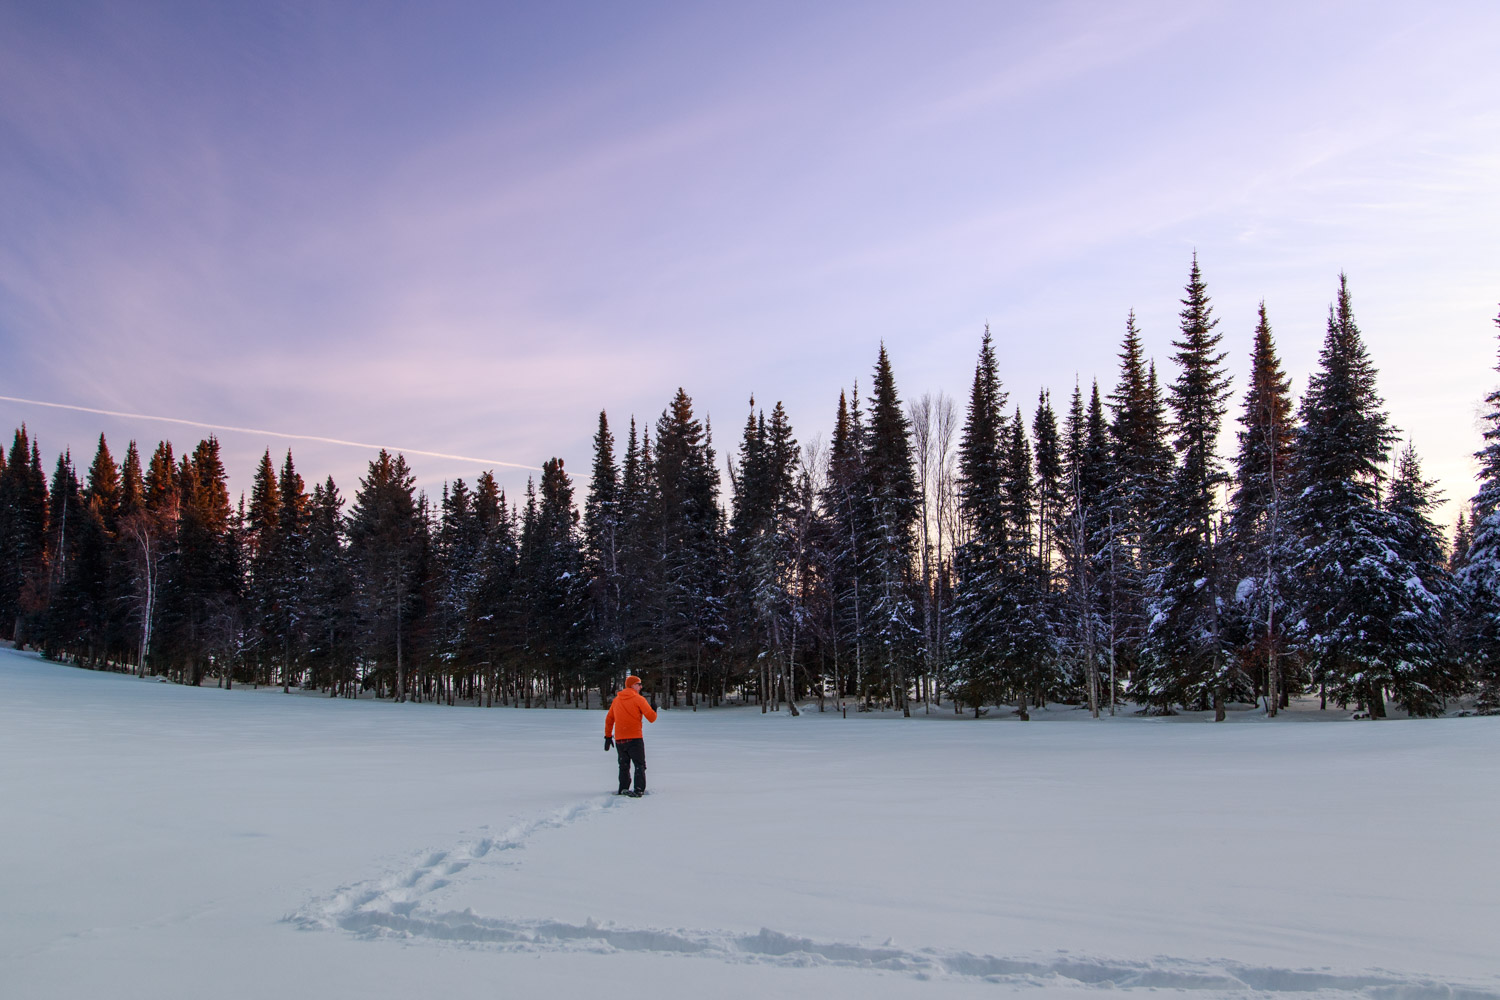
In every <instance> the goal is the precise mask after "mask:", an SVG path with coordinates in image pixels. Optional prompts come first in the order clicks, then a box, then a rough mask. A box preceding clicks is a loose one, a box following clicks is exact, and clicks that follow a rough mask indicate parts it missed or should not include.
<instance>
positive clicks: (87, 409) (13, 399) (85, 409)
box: [0, 396, 541, 472]
mask: <svg viewBox="0 0 1500 1000" xmlns="http://www.w3.org/2000/svg"><path fill="white" fill-rule="evenodd" d="M0 400H4V401H5V402H8V403H25V404H27V405H28V406H50V407H52V408H53V409H55V410H76V411H77V412H79V413H97V414H99V415H100V416H105V417H122V418H124V419H127V420H156V421H160V422H161V423H164V424H181V425H183V426H184V427H201V428H203V429H205V430H211V431H230V432H232V433H235V434H264V435H266V436H267V437H276V438H287V439H289V440H292V441H318V442H320V443H322V444H337V445H343V446H345V447H349V448H365V449H378V448H384V449H385V450H386V451H394V452H400V453H402V454H405V455H426V456H427V457H428V458H450V459H453V460H454V461H456V462H473V463H475V464H476V465H503V466H505V467H506V468H507V469H528V470H530V471H532V472H540V471H541V470H540V469H538V468H537V467H536V466H534V465H520V464H518V463H516V462H501V461H498V460H496V459H493V458H475V457H474V456H472V455H450V454H448V453H447V452H442V451H423V450H422V449H421V448H396V447H393V446H391V445H385V444H370V443H368V442H366V441H345V440H343V439H341V438H330V437H319V436H318V435H316V434H286V433H283V432H281V431H268V430H263V429H261V428H259V427H231V426H229V425H228V424H206V423H204V422H202V421H201V420H183V419H182V418H181V417H153V416H151V415H150V414H146V413H121V412H120V411H118V410H99V409H95V408H94V407H92V406H73V405H72V404H70V403H48V402H44V401H43V400H40V399H22V398H20V397H19V396H0Z"/></svg>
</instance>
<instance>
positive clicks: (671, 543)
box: [644, 388, 727, 704]
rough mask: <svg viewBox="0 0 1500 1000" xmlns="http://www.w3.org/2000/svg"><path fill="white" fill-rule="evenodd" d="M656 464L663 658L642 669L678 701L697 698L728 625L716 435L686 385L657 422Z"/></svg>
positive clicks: (659, 618) (659, 620)
mask: <svg viewBox="0 0 1500 1000" xmlns="http://www.w3.org/2000/svg"><path fill="white" fill-rule="evenodd" d="M653 472H654V477H655V482H654V486H655V491H654V499H655V502H656V510H655V514H654V516H653V517H652V521H653V524H654V527H655V529H656V531H658V532H659V535H658V538H659V539H660V549H659V552H660V574H661V575H660V578H659V579H658V580H657V581H655V583H656V585H657V586H656V600H655V602H654V603H655V608H656V616H655V617H656V621H657V623H658V629H659V632H658V636H659V644H660V645H659V650H660V654H661V658H662V660H661V665H660V669H658V670H655V671H648V672H647V673H646V674H645V675H644V676H646V678H647V680H648V682H650V681H652V680H653V679H654V680H656V681H657V682H658V683H659V684H664V685H665V686H666V688H667V691H666V694H667V697H668V698H669V699H670V700H671V701H672V703H673V704H676V703H677V700H678V698H679V696H680V694H681V693H682V692H683V691H686V692H687V693H688V696H689V698H694V692H696V691H698V690H699V689H700V687H701V686H702V682H703V681H704V680H705V677H706V674H707V673H708V671H709V670H710V669H712V668H713V667H714V666H715V664H716V662H717V660H718V656H719V653H720V651H721V650H722V649H723V648H724V645H725V638H726V635H725V629H726V626H727V622H726V620H725V613H724V590H725V586H726V570H725V568H724V548H723V535H724V525H723V511H722V510H721V509H720V508H719V477H718V473H717V470H716V460H715V458H714V449H713V439H712V435H711V431H710V430H709V428H708V427H707V425H705V424H703V423H701V422H699V420H698V418H697V417H696V416H694V414H693V401H692V399H691V398H690V397H689V396H688V394H687V393H686V392H685V391H684V390H682V389H680V388H679V389H678V390H677V395H676V396H675V397H674V398H673V400H672V402H671V403H670V404H669V405H668V406H667V408H666V409H665V410H663V411H662V415H661V417H660V418H659V419H658V420H657V422H656V451H655V456H654V469H653ZM653 675H654V676H653ZM648 686H649V685H648Z"/></svg>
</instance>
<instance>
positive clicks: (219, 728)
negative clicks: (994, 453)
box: [0, 649, 1500, 1000]
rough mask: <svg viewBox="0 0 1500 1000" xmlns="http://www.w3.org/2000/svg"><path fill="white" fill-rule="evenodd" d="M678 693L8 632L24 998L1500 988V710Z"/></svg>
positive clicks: (5, 849)
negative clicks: (595, 692) (473, 702)
mask: <svg viewBox="0 0 1500 1000" xmlns="http://www.w3.org/2000/svg"><path fill="white" fill-rule="evenodd" d="M1038 715H1039V716H1040V718H1039V719H1038V721H1035V722H1032V723H1030V724H1022V723H1020V722H1017V721H1015V720H1013V719H1008V718H994V717H992V718H988V719H985V720H981V721H979V722H975V721H973V720H969V719H955V718H954V717H953V716H951V715H949V714H947V713H946V712H944V713H941V714H936V715H933V716H931V717H925V718H924V717H921V716H919V717H917V718H914V719H911V720H900V719H895V718H871V717H869V716H862V717H857V716H852V715H851V717H850V718H848V719H841V718H837V717H835V716H832V715H823V716H819V715H817V714H816V713H813V714H809V715H806V716H804V717H802V718H800V719H793V718H789V717H787V716H786V715H785V714H777V715H771V716H762V715H761V714H760V713H759V712H758V711H754V710H738V709H732V710H724V711H719V712H714V713H707V712H702V713H697V714H694V713H692V712H688V711H682V710H678V711H671V712H663V713H662V715H661V718H660V721H659V722H658V723H657V724H656V725H655V726H652V727H649V728H648V730H647V747H648V755H649V759H650V762H651V769H650V777H651V794H650V795H648V796H647V797H646V798H645V799H641V800H630V799H619V798H615V797H614V796H612V795H609V794H608V792H609V791H610V790H611V789H612V787H613V781H614V754H613V753H608V754H606V753H605V752H604V750H603V739H602V728H603V715H602V713H600V712H598V711H592V712H584V711H578V710H571V709H563V710H557V711H553V710H547V711H536V710H533V711H529V712H528V711H518V710H500V709H495V710H488V711H484V710H479V709H473V708H468V709H465V708H446V707H440V706H431V705H393V704H388V703H375V702H370V701H360V702H349V701H340V700H330V699H326V698H320V697H309V696H286V695H283V694H281V692H280V691H277V690H271V691H267V690H261V691H250V690H235V691H222V690H217V689H213V688H205V689H193V688H183V687H178V686H175V685H169V684H162V683H158V682H156V681H142V680H137V679H133V678H129V677H125V676H120V675H111V674H97V673H90V672H88V671H83V670H77V669H74V668H71V667H65V666H59V665H56V664H49V663H46V662H43V661H41V660H39V659H37V658H36V657H35V656H34V655H32V654H29V653H17V652H15V651H13V650H10V649H0V931H3V933H0V996H3V997H6V998H10V997H15V998H48V997H119V998H124V997H141V998H152V1000H160V998H175V997H182V998H202V997H247V998H248V997H257V998H258V997H267V996H279V997H336V996H351V997H353V996H359V997H400V998H403V1000H406V998H413V997H445V998H466V997H486V998H493V997H497V996H498V997H541V996H545V997H549V998H553V1000H561V998H567V997H589V998H591V1000H592V998H599V997H610V998H629V997H653V998H662V997H695V998H696V997H756V998H763V997H767V996H818V997H821V998H824V1000H837V998H842V997H860V998H869V997H932V998H937V997H958V996H965V997H967V996H975V997H978V996H994V995H996V994H997V992H998V993H1017V992H1019V993H1022V994H1026V995H1029V996H1052V995H1063V994H1068V995H1073V994H1076V995H1083V994H1091V995H1096V994H1097V991H1098V990H1099V989H1101V988H1108V987H1113V988H1124V989H1129V990H1132V991H1135V992H1145V991H1147V990H1150V989H1157V990H1163V989H1165V990H1169V991H1170V990H1180V991H1182V992H1183V993H1184V994H1185V995H1188V996H1191V997H1195V998H1196V997H1208V996H1212V995H1217V994H1226V993H1246V992H1249V991H1251V990H1256V991H1269V992H1282V991H1293V992H1298V993H1299V994H1302V995H1307V994H1306V992H1305V991H1309V990H1321V991H1323V992H1324V993H1325V994H1327V995H1330V996H1333V995H1342V996H1349V995H1362V996H1370V997H1377V998H1391V1000H1427V998H1437V997H1457V998H1467V1000H1490V998H1500V865H1497V864H1496V860H1495V858H1496V854H1495V851H1496V846H1495V845H1496V842H1497V836H1500V719H1478V718H1474V719H1444V720H1437V721H1425V722H1407V721H1387V722H1381V723H1368V722H1349V721H1344V720H1347V717H1348V716H1347V713H1338V712H1332V711H1330V712H1328V713H1321V714H1320V713H1317V712H1315V711H1314V712H1293V713H1290V714H1288V715H1285V716H1283V717H1282V718H1281V719H1277V720H1266V719H1264V718H1263V717H1261V716H1260V715H1259V714H1256V713H1251V712H1244V713H1239V714H1237V715H1235V716H1233V717H1232V720H1231V722H1230V723H1228V724H1225V725H1218V726H1216V725H1213V724H1211V723H1208V722H1206V721H1203V720H1202V719H1201V718H1198V717H1192V716H1182V717H1177V718H1174V719H1165V720H1163V719H1143V718H1137V717H1120V718H1116V719H1112V720H1111V719H1103V720H1099V721H1097V722H1095V721H1091V720H1089V719H1088V717H1087V714H1086V713H1083V712H1072V711H1057V710H1054V711H1051V712H1043V713H1038Z"/></svg>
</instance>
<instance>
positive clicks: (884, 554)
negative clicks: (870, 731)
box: [863, 344, 921, 716]
mask: <svg viewBox="0 0 1500 1000" xmlns="http://www.w3.org/2000/svg"><path fill="white" fill-rule="evenodd" d="M863 458H864V463H863V472H864V478H865V488H864V490H863V493H864V495H865V496H866V497H867V503H868V505H869V511H870V513H869V521H868V524H867V528H868V530H869V531H870V533H871V534H870V537H869V540H868V543H867V549H866V551H867V553H868V557H869V560H870V582H871V584H872V588H871V602H870V612H869V616H868V619H867V620H868V622H869V635H870V639H871V646H870V648H871V649H872V650H873V651H875V653H876V655H877V656H878V657H879V659H880V664H879V665H880V668H881V671H882V674H883V675H884V676H883V677H882V688H883V691H889V693H890V700H891V702H892V704H893V706H894V707H897V708H900V709H901V712H902V714H903V715H907V716H909V715H911V705H910V704H909V702H908V692H907V683H906V678H907V670H908V667H909V666H910V665H911V664H912V662H913V661H914V660H915V656H916V652H917V649H918V647H919V643H920V641H921V627H920V625H919V624H918V618H917V609H916V605H915V603H914V601H913V600H912V590H913V586H912V583H913V581H912V571H913V565H914V559H915V557H916V538H915V527H916V520H917V514H918V509H917V505H918V503H919V498H918V495H917V480H916V472H915V470H914V469H913V467H912V454H911V425H910V423H908V421H907V419H906V409H905V407H904V406H902V404H901V399H900V397H899V396H898V395H897V392H896V378H895V375H894V373H893V372H892V370H891V363H890V357H889V356H888V355H887V353H886V350H885V345H883V344H882V345H881V348H880V355H879V357H878V358H877V359H876V362H875V379H874V388H873V392H872V395H871V397H870V424H869V427H868V430H867V433H866V435H865V441H864V456H863Z"/></svg>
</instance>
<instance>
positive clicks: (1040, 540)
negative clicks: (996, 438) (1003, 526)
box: [1031, 389, 1067, 590]
mask: <svg viewBox="0 0 1500 1000" xmlns="http://www.w3.org/2000/svg"><path fill="white" fill-rule="evenodd" d="M1031 434H1032V437H1033V438H1034V439H1035V440H1036V499H1037V509H1036V525H1037V545H1036V555H1037V565H1038V568H1039V570H1040V571H1041V573H1042V576H1043V578H1044V579H1045V580H1046V581H1047V587H1048V589H1049V590H1051V589H1052V585H1053V580H1052V574H1053V571H1054V565H1053V556H1054V554H1055V552H1056V550H1057V546H1058V542H1057V524H1058V516H1059V514H1060V513H1061V511H1062V509H1063V504H1064V499H1065V497H1066V495H1067V493H1066V488H1065V484H1064V479H1063V450H1062V441H1061V439H1060V438H1059V437H1058V431H1057V413H1056V412H1055V411H1054V410H1053V409H1052V396H1051V394H1050V393H1049V392H1047V390H1045V389H1043V390H1041V391H1039V392H1038V393H1037V400H1036V412H1035V413H1034V414H1032V417H1031Z"/></svg>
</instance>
